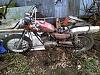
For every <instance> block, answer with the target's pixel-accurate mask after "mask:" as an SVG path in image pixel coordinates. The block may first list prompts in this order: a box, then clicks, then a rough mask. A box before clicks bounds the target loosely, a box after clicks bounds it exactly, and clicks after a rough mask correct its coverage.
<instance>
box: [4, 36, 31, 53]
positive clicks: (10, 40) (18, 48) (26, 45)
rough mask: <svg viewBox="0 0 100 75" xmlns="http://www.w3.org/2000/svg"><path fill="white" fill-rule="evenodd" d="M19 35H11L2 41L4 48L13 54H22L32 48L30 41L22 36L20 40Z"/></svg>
mask: <svg viewBox="0 0 100 75" xmlns="http://www.w3.org/2000/svg"><path fill="white" fill-rule="evenodd" d="M21 37H22V35H21V34H13V35H10V36H8V37H6V38H5V39H4V41H3V43H4V47H5V48H6V49H8V50H10V51H13V52H24V51H27V50H29V49H30V48H31V47H32V42H31V40H30V39H29V38H28V37H26V36H24V37H23V38H21Z"/></svg>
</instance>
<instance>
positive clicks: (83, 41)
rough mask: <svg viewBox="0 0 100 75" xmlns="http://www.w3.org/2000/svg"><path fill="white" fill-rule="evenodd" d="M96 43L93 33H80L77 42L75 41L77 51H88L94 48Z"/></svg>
mask: <svg viewBox="0 0 100 75" xmlns="http://www.w3.org/2000/svg"><path fill="white" fill-rule="evenodd" d="M93 44H94V40H93V37H92V35H89V34H88V35H79V36H78V38H77V42H75V43H74V46H75V51H76V52H81V51H87V50H89V49H91V48H92V46H93Z"/></svg>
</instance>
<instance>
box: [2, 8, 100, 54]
mask: <svg viewBox="0 0 100 75" xmlns="http://www.w3.org/2000/svg"><path fill="white" fill-rule="evenodd" d="M34 8H35V7H33V8H32V11H31V13H26V14H25V17H24V18H23V19H22V20H21V21H20V25H19V26H20V27H21V28H23V32H22V33H18V34H12V35H9V36H7V37H6V38H5V39H4V40H3V43H4V47H5V48H6V49H8V50H10V51H13V52H24V51H29V50H30V49H32V48H33V49H34V46H33V43H32V42H35V41H32V39H33V38H34V37H32V35H33V34H34V35H35V37H36V38H37V39H38V40H39V41H40V42H41V44H42V45H43V46H44V47H45V48H48V47H49V46H51V47H66V48H73V49H74V51H76V52H81V51H86V50H89V49H91V47H92V46H93V44H94V41H93V38H92V35H91V33H94V32H97V31H99V29H100V27H99V26H90V25H89V24H88V23H84V21H83V20H81V19H79V18H77V17H73V16H69V20H70V23H71V24H69V25H66V26H61V27H59V28H56V27H54V25H52V24H50V23H48V22H46V21H43V20H37V19H36V16H35V18H33V14H34V13H36V12H35V11H33V9H34ZM77 21H78V23H77ZM73 22H74V24H73Z"/></svg>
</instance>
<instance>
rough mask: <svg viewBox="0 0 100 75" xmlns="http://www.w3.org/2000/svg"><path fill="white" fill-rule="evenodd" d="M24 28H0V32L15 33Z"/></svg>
mask: <svg viewBox="0 0 100 75" xmlns="http://www.w3.org/2000/svg"><path fill="white" fill-rule="evenodd" d="M23 30H24V29H4V30H0V33H14V32H15V33H16V32H22V31H23Z"/></svg>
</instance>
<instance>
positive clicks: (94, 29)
mask: <svg viewBox="0 0 100 75" xmlns="http://www.w3.org/2000/svg"><path fill="white" fill-rule="evenodd" d="M98 31H100V26H84V27H76V28H72V29H71V32H72V33H78V34H80V33H95V32H98Z"/></svg>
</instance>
